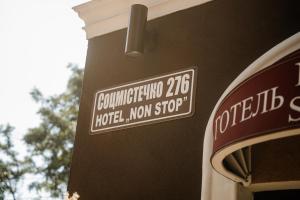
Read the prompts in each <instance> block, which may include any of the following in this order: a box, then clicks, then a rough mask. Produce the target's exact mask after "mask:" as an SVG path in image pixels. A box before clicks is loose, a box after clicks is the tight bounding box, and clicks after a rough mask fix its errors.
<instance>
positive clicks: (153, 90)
mask: <svg viewBox="0 0 300 200" xmlns="http://www.w3.org/2000/svg"><path fill="white" fill-rule="evenodd" d="M195 82H196V68H194V67H193V68H189V69H185V70H181V71H177V72H174V73H170V74H165V75H161V76H156V77H152V78H148V79H144V80H140V81H135V82H132V83H127V84H123V85H119V86H116V87H112V88H108V89H104V90H100V91H98V92H96V94H95V98H94V106H93V112H92V113H93V114H92V120H91V134H96V133H103V132H107V131H112V130H118V129H123V128H129V127H135V126H140V125H145V124H150V123H157V122H161V121H167V120H172V119H178V118H182V117H188V116H191V115H192V114H193V112H194V102H195V100H194V98H195V86H196V84H195Z"/></svg>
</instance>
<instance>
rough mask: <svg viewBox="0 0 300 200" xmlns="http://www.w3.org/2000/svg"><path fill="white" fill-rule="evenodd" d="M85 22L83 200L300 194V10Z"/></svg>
mask: <svg viewBox="0 0 300 200" xmlns="http://www.w3.org/2000/svg"><path fill="white" fill-rule="evenodd" d="M135 4H142V5H144V6H146V7H143V6H138V7H137V9H136V10H135V9H134V8H132V9H131V7H132V5H135ZM74 10H75V11H76V12H78V14H79V17H80V18H82V19H83V20H84V22H85V27H84V29H85V31H86V34H87V39H88V52H87V59H86V66H85V74H84V81H83V89H82V96H81V103H80V110H79V118H78V124H77V130H76V140H75V146H74V152H73V158H72V164H71V174H70V180H69V185H68V190H69V191H70V192H71V193H73V192H78V193H79V195H80V198H81V199H87V200H90V199H112V200H114V199H130V200H132V199H149V200H153V199H170V200H175V199H178V200H187V199H189V200H196V199H197V200H199V199H202V200H218V199H228V200H240V199H243V200H248V199H249V200H250V199H267V197H270V196H272V195H273V196H274V195H275V196H277V197H279V196H280V195H291V194H292V193H293V194H294V193H297V192H299V190H298V189H300V182H299V180H300V157H299V156H298V152H299V150H300V138H299V136H297V135H299V133H300V130H299V126H300V122H299V121H300V113H299V112H300V97H299V96H300V90H299V87H298V85H300V81H299V80H300V78H299V77H300V75H299V74H300V72H299V71H300V70H299V69H300V64H299V63H300V53H299V49H300V33H299V30H300V20H299V13H300V3H299V1H296V0H295V1H293V0H292V1H284V0H276V1H271V0H266V1H259V0H254V1H243V0H214V1H207V0H186V1H179V0H140V1H134V0H101V1H100V0H99V1H97V0H93V1H90V2H87V3H85V4H82V5H79V6H77V7H75V8H74ZM147 12H148V13H147ZM130 16H131V17H130ZM145 16H146V17H147V19H146V21H145ZM128 22H130V23H128ZM127 27H130V28H129V29H128V28H127ZM131 28H132V29H131ZM131 30H132V31H131ZM130 34H133V35H134V36H131V35H130ZM131 44H132V46H131ZM135 47H136V48H137V49H136V50H135V49H134V48H135ZM132 52H133V53H132ZM291 189H292V190H291ZM267 191H268V192H267ZM271 191H273V192H271ZM272 198H273V199H276V197H272Z"/></svg>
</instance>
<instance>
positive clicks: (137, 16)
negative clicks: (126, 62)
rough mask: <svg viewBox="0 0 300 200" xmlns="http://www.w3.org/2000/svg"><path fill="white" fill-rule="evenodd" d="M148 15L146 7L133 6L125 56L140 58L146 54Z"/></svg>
mask: <svg viewBox="0 0 300 200" xmlns="http://www.w3.org/2000/svg"><path fill="white" fill-rule="evenodd" d="M147 14H148V8H147V7H146V6H144V5H141V4H134V5H132V6H131V11H130V18H129V24H128V28H127V36H126V47H125V54H126V55H128V56H139V55H141V54H143V53H144V37H145V32H146V23H147Z"/></svg>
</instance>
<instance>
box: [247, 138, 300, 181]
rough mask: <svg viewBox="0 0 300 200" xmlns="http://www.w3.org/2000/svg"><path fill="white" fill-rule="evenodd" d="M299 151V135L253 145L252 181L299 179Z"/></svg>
mask: <svg viewBox="0 0 300 200" xmlns="http://www.w3.org/2000/svg"><path fill="white" fill-rule="evenodd" d="M299 153H300V136H293V137H288V138H282V139H278V140H272V141H268V142H264V143H261V144H256V145H254V146H253V148H252V156H253V161H252V163H253V167H252V170H253V174H252V178H253V179H252V181H253V183H268V182H283V181H300V156H299Z"/></svg>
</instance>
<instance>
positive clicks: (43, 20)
mask: <svg viewBox="0 0 300 200" xmlns="http://www.w3.org/2000/svg"><path fill="white" fill-rule="evenodd" d="M86 1H87V0H0V124H6V123H9V124H11V125H12V126H14V127H15V131H14V135H13V138H14V142H15V143H16V145H17V146H18V150H19V151H20V152H21V153H22V151H24V150H25V147H24V145H23V144H22V141H21V139H22V137H23V135H24V133H25V132H26V130H27V129H28V128H30V127H34V126H35V125H37V124H38V123H39V117H38V115H37V114H36V112H37V110H38V105H37V104H36V103H35V102H34V101H33V100H32V99H31V96H30V94H29V93H30V91H31V90H32V89H33V88H34V87H37V88H38V89H39V90H40V91H42V93H43V94H44V95H46V96H47V95H53V94H59V93H61V92H63V91H64V90H65V88H66V83H67V80H68V77H69V75H70V71H69V70H68V69H67V68H66V66H67V64H68V63H76V64H78V65H79V66H80V67H81V68H83V67H84V63H85V57H86V50H87V40H86V37H85V32H84V31H83V30H82V27H83V26H84V23H83V21H82V20H81V19H80V18H79V17H78V15H77V13H76V12H75V11H74V10H72V7H74V6H76V5H79V4H81V3H84V2H86ZM28 194H29V193H28ZM29 195H30V194H29Z"/></svg>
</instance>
